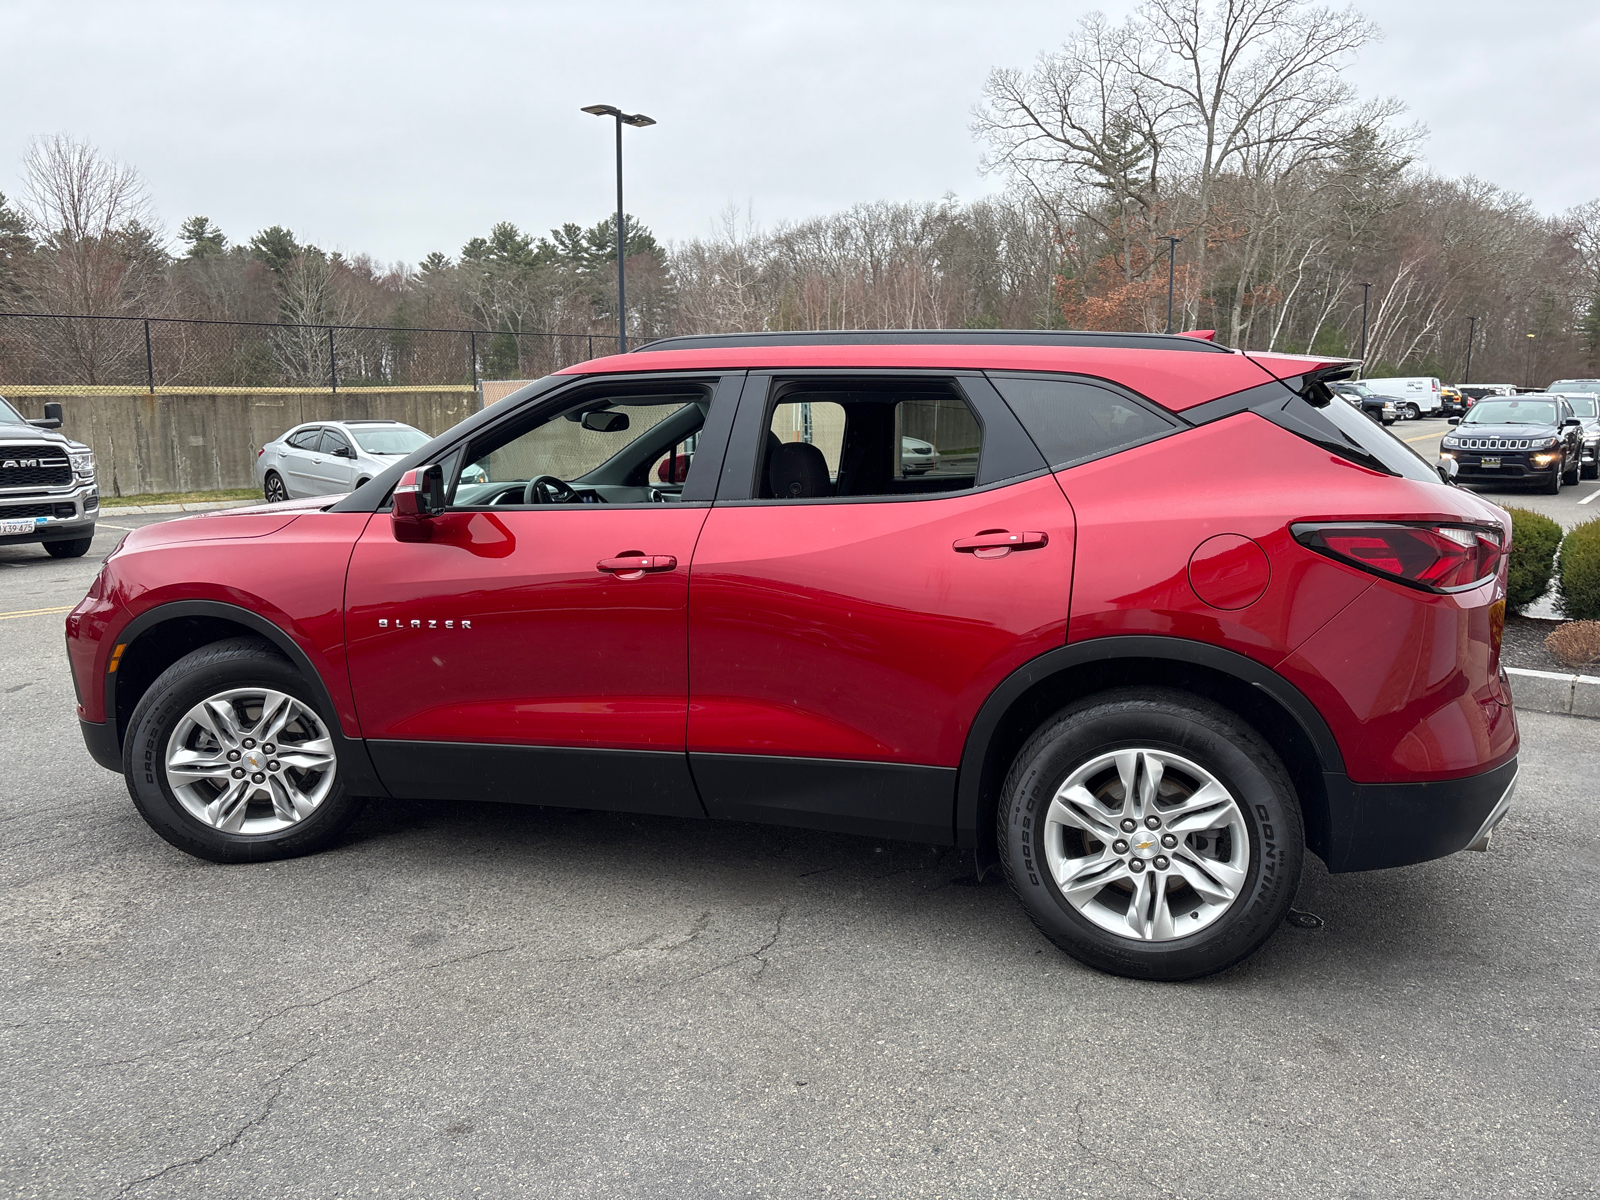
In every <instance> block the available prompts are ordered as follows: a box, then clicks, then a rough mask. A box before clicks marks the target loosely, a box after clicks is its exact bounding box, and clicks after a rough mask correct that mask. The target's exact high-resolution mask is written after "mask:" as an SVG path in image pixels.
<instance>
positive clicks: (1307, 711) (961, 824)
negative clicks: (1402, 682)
mask: <svg viewBox="0 0 1600 1200" xmlns="http://www.w3.org/2000/svg"><path fill="white" fill-rule="evenodd" d="M1119 662H1122V663H1125V664H1126V665H1127V667H1128V668H1129V679H1128V682H1144V681H1146V678H1145V677H1147V676H1148V674H1149V672H1150V670H1151V666H1152V664H1156V665H1158V666H1159V665H1165V666H1166V667H1167V668H1168V669H1171V668H1179V669H1181V668H1183V667H1191V668H1200V669H1202V670H1203V671H1205V672H1207V673H1209V674H1211V675H1213V676H1217V675H1220V676H1224V677H1226V678H1227V679H1229V680H1231V681H1233V683H1234V685H1235V686H1237V685H1241V684H1242V685H1245V687H1247V688H1248V689H1250V692H1251V694H1254V695H1259V696H1260V697H1261V698H1262V699H1263V700H1264V701H1267V702H1270V704H1271V705H1273V706H1275V707H1276V709H1277V710H1280V711H1281V713H1282V715H1283V717H1284V718H1286V727H1291V728H1292V729H1293V730H1297V731H1298V734H1299V739H1297V740H1303V742H1304V744H1305V746H1306V747H1307V748H1309V750H1310V752H1311V755H1312V757H1313V758H1314V759H1315V760H1316V761H1315V762H1314V763H1305V762H1300V763H1295V762H1289V763H1286V764H1285V765H1286V766H1288V767H1289V768H1290V772H1291V775H1293V776H1294V777H1295V780H1296V785H1297V787H1298V789H1299V791H1300V803H1301V808H1302V811H1303V812H1304V815H1305V817H1306V834H1307V840H1308V843H1309V844H1310V848H1311V849H1312V850H1313V851H1314V852H1315V853H1317V854H1318V855H1320V856H1323V857H1326V855H1327V851H1328V846H1327V840H1328V830H1329V811H1328V803H1329V800H1328V794H1327V789H1326V787H1325V786H1324V783H1323V776H1324V775H1328V774H1332V775H1337V776H1342V775H1343V774H1344V770H1345V767H1344V755H1343V754H1342V753H1341V752H1340V750H1339V743H1338V742H1337V741H1336V740H1335V738H1334V736H1333V731H1332V730H1330V729H1329V728H1328V724H1327V722H1326V721H1324V720H1323V718H1322V715H1321V714H1320V713H1319V712H1318V711H1317V709H1316V707H1315V706H1314V705H1313V704H1312V703H1311V701H1310V700H1308V699H1307V698H1306V696H1305V694H1304V693H1303V692H1301V691H1300V689H1299V688H1297V687H1295V686H1294V685H1293V684H1292V683H1290V682H1289V681H1288V680H1286V679H1284V678H1283V676H1281V675H1279V674H1278V673H1277V672H1276V671H1274V670H1272V669H1271V668H1270V667H1266V666H1263V665H1262V664H1261V663H1259V662H1256V661H1255V660H1254V659H1252V658H1247V657H1246V656H1245V655H1243V654H1238V653H1236V652H1234V651H1232V650H1225V649H1223V648H1222V647H1220V646H1212V645H1208V644H1206V643H1204V642H1194V641H1189V640H1187V639H1185V638H1175V637H1152V636H1122V637H1103V638H1093V639H1090V640H1088V641H1084V642H1076V643H1073V644H1071V645H1068V646H1062V647H1060V648H1058V649H1055V650H1050V651H1047V652H1045V653H1044V654H1041V655H1040V656H1039V657H1038V658H1035V659H1033V660H1031V661H1030V662H1027V663H1024V664H1023V665H1022V666H1021V667H1018V668H1017V669H1016V670H1015V671H1013V672H1012V673H1011V674H1010V675H1008V676H1007V677H1006V678H1005V679H1004V680H1003V681H1001V683H1000V684H999V686H997V687H996V688H995V689H994V691H993V692H991V693H990V695H989V698H988V699H987V700H986V701H985V702H984V704H983V706H982V707H981V708H980V709H979V710H978V715H977V717H976V718H974V720H973V722H972V725H971V727H970V728H969V729H968V731H967V739H966V744H965V746H964V747H963V749H962V753H961V765H960V770H959V772H958V774H957V779H956V805H955V830H954V833H955V843H956V845H957V846H962V847H970V848H973V849H975V850H976V851H977V856H978V870H979V873H980V875H981V874H982V873H984V872H986V871H987V870H988V868H989V867H990V866H993V865H995V863H996V862H997V861H998V860H997V859H996V857H995V853H996V851H995V832H994V827H993V826H994V814H995V811H996V804H997V802H998V799H999V794H998V793H999V785H998V783H997V782H996V777H997V776H998V779H999V780H1000V781H1003V780H1004V778H1005V773H1006V771H1007V770H1008V769H1009V766H1010V764H1009V762H1007V763H1000V762H998V761H997V756H998V755H1001V754H1005V753H1006V752H1007V747H1008V736H1010V733H1009V731H1010V730H1011V728H1013V727H1014V725H1015V722H1012V723H1008V722H1007V721H1006V718H1007V716H1008V714H1011V713H1013V712H1014V711H1016V712H1018V717H1019V719H1021V718H1022V717H1024V716H1026V714H1027V702H1028V697H1029V694H1030V693H1035V692H1037V693H1038V694H1039V695H1041V696H1043V695H1048V694H1050V693H1051V692H1052V691H1053V689H1051V688H1050V687H1049V685H1050V684H1051V683H1052V681H1054V682H1055V683H1057V684H1058V685H1062V684H1068V683H1069V680H1068V679H1064V678H1063V677H1066V676H1071V675H1073V674H1074V673H1084V672H1091V671H1092V672H1096V673H1097V674H1096V678H1097V682H1095V683H1094V684H1093V685H1092V686H1090V687H1088V688H1087V689H1085V690H1082V691H1080V692H1079V693H1078V694H1090V692H1092V691H1097V690H1103V689H1104V688H1105V687H1108V686H1116V685H1117V682H1118V681H1117V679H1116V667H1117V664H1118V663H1119ZM1071 698H1076V697H1075V696H1072V695H1071V694H1070V693H1069V700H1068V702H1070V699H1071ZM1019 705H1020V706H1022V708H1021V710H1019V708H1018V706H1019ZM1057 709H1059V705H1058V706H1057ZM1035 715H1037V714H1035ZM1244 715H1245V714H1241V716H1244ZM1247 719H1248V718H1247ZM1032 728H1037V722H1034V723H1033V724H1032ZM1030 732H1031V730H1030ZM1265 732H1266V731H1263V733H1265ZM1013 740H1014V738H1013ZM1016 748H1019V747H1018V746H1012V747H1011V749H1012V751H1013V752H1014V750H1015V749H1016Z"/></svg>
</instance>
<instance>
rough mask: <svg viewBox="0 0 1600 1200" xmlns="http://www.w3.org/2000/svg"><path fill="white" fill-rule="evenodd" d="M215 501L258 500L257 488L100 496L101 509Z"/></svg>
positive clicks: (258, 491) (259, 494)
mask: <svg viewBox="0 0 1600 1200" xmlns="http://www.w3.org/2000/svg"><path fill="white" fill-rule="evenodd" d="M217 500H260V501H261V502H262V503H263V504H264V503H266V501H265V499H264V498H263V497H262V495H261V491H260V489H258V488H224V489H223V490H222V491H220V492H146V493H145V494H144V495H142V496H101V497H100V507H101V508H128V507H130V506H132V505H135V504H208V503H212V502H214V501H217Z"/></svg>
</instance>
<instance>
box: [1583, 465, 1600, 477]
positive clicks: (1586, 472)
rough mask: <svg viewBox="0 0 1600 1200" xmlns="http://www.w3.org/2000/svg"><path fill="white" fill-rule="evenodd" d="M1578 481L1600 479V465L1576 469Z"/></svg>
mask: <svg viewBox="0 0 1600 1200" xmlns="http://www.w3.org/2000/svg"><path fill="white" fill-rule="evenodd" d="M1578 478H1579V479H1600V463H1591V464H1590V465H1589V466H1587V467H1583V466H1580V467H1579V468H1578Z"/></svg>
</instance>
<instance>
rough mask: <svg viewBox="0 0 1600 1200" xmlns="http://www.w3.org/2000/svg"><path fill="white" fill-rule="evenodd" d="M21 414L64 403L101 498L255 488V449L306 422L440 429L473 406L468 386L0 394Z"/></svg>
mask: <svg viewBox="0 0 1600 1200" xmlns="http://www.w3.org/2000/svg"><path fill="white" fill-rule="evenodd" d="M6 398H7V399H8V400H9V401H10V403H11V405H12V407H13V408H15V409H17V411H18V412H20V413H22V415H23V416H25V417H42V416H44V406H45V404H46V403H47V402H50V401H57V402H59V403H60V404H61V407H62V427H61V431H62V432H63V433H65V434H66V435H67V436H68V437H70V438H75V439H77V440H78V441H80V442H84V443H87V444H88V445H90V446H93V447H94V452H95V459H96V462H97V464H98V466H99V476H100V490H101V492H102V493H103V494H105V495H108V496H133V495H140V494H143V493H146V492H203V491H212V490H215V489H220V488H248V487H255V486H256V481H255V476H254V474H253V473H252V464H253V463H254V461H255V457H256V451H257V450H258V449H260V448H261V447H262V446H263V445H265V444H266V443H267V442H270V441H271V440H272V439H273V438H275V437H277V436H278V435H279V434H281V433H283V432H284V431H285V430H287V429H290V428H292V427H293V426H295V425H299V424H300V423H302V422H304V421H316V420H360V419H363V418H381V419H386V420H392V421H404V422H405V423H406V424H408V425H414V426H416V427H417V428H418V429H421V430H422V431H423V432H425V433H428V434H439V433H443V432H444V431H445V430H446V429H448V428H450V426H452V425H454V424H455V423H456V422H458V421H460V420H462V419H463V418H464V417H467V416H469V415H470V414H472V413H474V412H477V411H478V406H479V399H478V394H477V392H475V391H473V390H472V389H471V388H438V389H419V390H415V391H412V390H400V389H397V390H393V391H390V390H377V389H373V390H367V389H354V390H349V391H344V390H341V391H339V392H329V391H328V390H327V389H326V388H324V389H322V390H320V391H315V390H308V391H295V390H291V389H263V390H261V391H257V392H181V393H178V392H163V391H161V390H160V389H157V391H156V392H155V394H154V395H149V394H146V393H143V392H130V393H126V394H94V395H48V396H46V395H34V396H28V395H15V394H8V395H7V397H6Z"/></svg>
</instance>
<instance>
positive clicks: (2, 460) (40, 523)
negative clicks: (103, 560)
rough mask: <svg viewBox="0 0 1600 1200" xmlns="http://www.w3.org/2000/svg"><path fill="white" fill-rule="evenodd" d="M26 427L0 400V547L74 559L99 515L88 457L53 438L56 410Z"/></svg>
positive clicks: (51, 407) (79, 446) (76, 445)
mask: <svg viewBox="0 0 1600 1200" xmlns="http://www.w3.org/2000/svg"><path fill="white" fill-rule="evenodd" d="M44 410H45V413H46V416H45V417H44V419H43V420H36V421H30V420H28V419H27V418H26V417H24V416H23V415H22V414H21V413H19V412H18V411H17V410H16V409H14V408H12V407H11V405H9V404H7V403H6V402H5V399H4V398H3V397H0V546H12V545H18V544H21V543H24V542H42V543H43V544H44V548H45V550H46V551H47V552H49V554H50V556H51V557H52V558H77V557H78V556H79V555H80V554H84V553H86V552H87V551H88V549H89V545H90V543H91V542H93V541H94V522H95V518H96V517H97V516H98V515H99V513H100V491H99V489H98V488H97V487H96V486H95V478H94V451H93V450H91V449H89V447H88V446H85V445H84V444H83V443H82V442H75V441H73V440H72V439H71V438H68V437H65V436H63V435H62V434H60V433H57V432H55V431H56V430H57V429H59V428H60V427H61V406H60V405H59V404H46V405H45V406H44Z"/></svg>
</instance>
